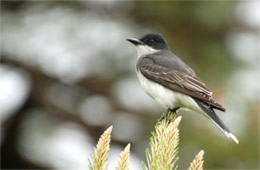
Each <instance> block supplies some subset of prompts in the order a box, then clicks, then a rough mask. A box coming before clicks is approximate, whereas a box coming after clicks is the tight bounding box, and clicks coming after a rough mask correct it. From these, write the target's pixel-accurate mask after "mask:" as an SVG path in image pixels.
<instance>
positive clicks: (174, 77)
mask: <svg viewBox="0 0 260 170" xmlns="http://www.w3.org/2000/svg"><path fill="white" fill-rule="evenodd" d="M127 40H128V41H129V42H131V43H133V44H134V45H135V47H136V49H137V53H138V60H137V64H136V72H137V76H138V78H139V81H140V83H141V86H142V87H143V88H144V90H145V92H146V93H147V94H148V95H149V96H151V97H152V98H153V99H154V100H155V101H156V102H158V103H159V104H160V105H161V106H162V107H164V108H166V109H168V111H172V112H175V113H176V112H177V110H178V109H180V108H184V109H190V110H193V111H195V112H198V113H201V114H203V115H205V116H206V117H208V118H209V119H211V120H212V121H213V122H214V123H215V124H216V125H217V126H218V127H219V128H220V129H221V130H222V131H223V132H224V133H225V134H226V136H227V137H229V138H232V139H233V140H234V141H235V142H236V143H238V139H237V138H236V137H235V136H234V135H233V134H232V133H231V132H230V130H229V129H228V128H227V127H226V126H225V125H224V123H223V122H222V121H221V120H220V118H219V117H218V116H217V114H216V113H215V111H214V109H217V110H220V111H223V112H225V108H224V107H223V106H221V105H220V104H219V103H217V102H215V101H214V99H213V97H212V92H211V91H210V90H209V89H208V88H207V87H206V85H205V83H203V82H202V81H201V80H200V79H199V78H198V77H197V76H196V74H195V72H194V71H193V70H192V69H191V68H190V67H189V66H188V65H187V64H185V63H184V62H183V61H182V60H181V59H180V58H179V57H177V56H176V55H175V54H173V53H172V52H171V51H170V49H169V47H168V44H167V42H166V40H165V39H164V37H163V36H162V35H160V34H154V33H150V34H146V35H144V36H143V37H141V38H140V39H136V38H128V39H127Z"/></svg>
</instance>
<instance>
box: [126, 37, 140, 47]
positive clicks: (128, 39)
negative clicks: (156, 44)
mask: <svg viewBox="0 0 260 170" xmlns="http://www.w3.org/2000/svg"><path fill="white" fill-rule="evenodd" d="M126 40H127V41H129V42H130V43H133V44H134V45H135V46H137V45H143V44H144V43H143V42H142V41H140V40H138V39H136V38H127V39H126Z"/></svg>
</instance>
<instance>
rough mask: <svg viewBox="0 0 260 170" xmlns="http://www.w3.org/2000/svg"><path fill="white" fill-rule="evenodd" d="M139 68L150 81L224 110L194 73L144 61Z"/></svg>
mask: <svg viewBox="0 0 260 170" xmlns="http://www.w3.org/2000/svg"><path fill="white" fill-rule="evenodd" d="M139 70H140V71H141V73H142V74H143V75H144V76H145V77H147V78H148V79H150V80H152V81H155V82H157V83H160V84H162V85H163V86H165V87H167V88H169V89H171V90H174V91H178V92H181V93H184V94H186V95H189V96H191V97H194V98H196V99H200V100H202V101H205V102H207V103H208V104H210V105H212V106H213V107H214V108H216V109H219V110H221V111H225V108H224V107H222V106H221V105H220V104H218V103H217V102H215V101H214V100H213V98H212V92H211V91H210V90H209V89H208V88H207V87H206V85H205V83H203V82H202V81H201V80H199V79H198V78H197V77H196V76H195V75H188V74H186V73H184V72H180V71H178V70H173V69H169V68H166V67H164V66H161V65H158V64H154V63H145V64H143V65H142V67H139Z"/></svg>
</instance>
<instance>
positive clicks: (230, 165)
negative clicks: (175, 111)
mask: <svg viewBox="0 0 260 170" xmlns="http://www.w3.org/2000/svg"><path fill="white" fill-rule="evenodd" d="M259 2H260V1H250V0H249V1H218V2H217V1H213V2H210V1H184V2H181V1H177V2H174V1H163V2H158V1H157V2H156V1H116V0H109V1H39V2H36V1H1V66H0V93H1V95H0V115H1V125H2V128H1V168H3V169H36V168H37V169H42V168H55V169H80V170H81V169H82V170H83V169H88V158H89V155H90V153H91V152H92V150H93V147H94V145H95V143H96V141H97V139H98V137H99V136H100V135H101V133H102V132H103V130H104V129H106V128H107V127H108V126H110V125H113V126H114V129H113V132H112V148H111V151H110V158H109V169H113V168H114V166H115V163H116V160H117V159H118V155H119V152H120V151H121V150H122V149H123V147H124V146H125V145H126V144H127V143H128V142H131V144H132V148H131V161H130V169H141V160H145V148H147V147H148V144H149V137H150V132H151V131H152V130H153V127H154V125H155V123H156V121H157V119H158V118H159V117H160V116H161V114H162V113H164V112H165V110H163V109H162V108H160V107H159V106H158V105H157V103H155V102H154V101H152V100H151V99H150V98H149V97H148V96H147V95H146V94H145V93H144V91H143V90H142V88H141V86H140V84H139V82H138V79H137V77H136V74H135V62H136V59H137V54H136V51H135V49H134V47H133V46H132V45H131V44H129V43H128V42H127V41H126V40H125V39H126V38H128V37H136V38H139V37H141V36H142V35H143V34H145V33H149V32H159V33H161V34H163V35H164V36H165V37H167V40H168V43H169V46H170V47H171V50H172V51H174V53H175V54H176V55H178V56H179V57H180V58H182V59H183V60H184V61H185V62H186V63H187V64H189V65H190V66H191V67H192V68H193V69H194V70H195V71H196V73H197V75H198V76H199V77H200V78H201V79H202V80H203V81H204V82H206V84H207V86H208V87H209V88H210V89H211V90H212V91H213V92H214V98H215V99H216V100H217V101H219V103H221V104H223V105H224V106H225V107H226V108H227V111H226V113H219V116H220V117H221V119H222V120H223V121H224V122H225V123H226V124H227V126H228V127H229V128H230V129H231V131H232V132H233V133H234V134H235V135H236V136H237V138H238V139H239V141H240V143H239V144H238V145H237V144H235V143H234V142H233V141H232V140H230V139H227V138H226V136H225V135H224V134H223V133H222V132H221V131H220V130H219V129H218V128H217V127H216V126H215V125H214V124H213V123H212V122H211V121H209V120H207V119H205V118H204V117H202V116H200V115H199V114H194V113H192V112H181V113H180V114H181V115H182V116H183V120H182V122H181V125H180V134H181V135H180V145H179V157H180V159H179V161H178V165H179V168H180V169H185V168H187V167H188V166H189V163H190V162H191V160H192V159H193V157H194V156H195V155H196V154H197V153H198V152H199V150H201V149H203V150H204V151H205V164H204V165H205V166H204V167H205V169H259V102H260V100H259V95H260V83H259V74H260V70H259V66H260V61H259V59H260V56H259V44H260V38H259V36H260V35H259V29H260V10H259V9H260V3H259ZM202 122H203V123H202Z"/></svg>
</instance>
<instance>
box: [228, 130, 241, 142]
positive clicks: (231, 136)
mask: <svg viewBox="0 0 260 170" xmlns="http://www.w3.org/2000/svg"><path fill="white" fill-rule="evenodd" d="M228 136H229V137H230V138H231V139H233V141H235V142H236V143H237V144H239V141H238V139H237V138H236V137H235V136H234V135H233V134H232V133H228Z"/></svg>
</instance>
